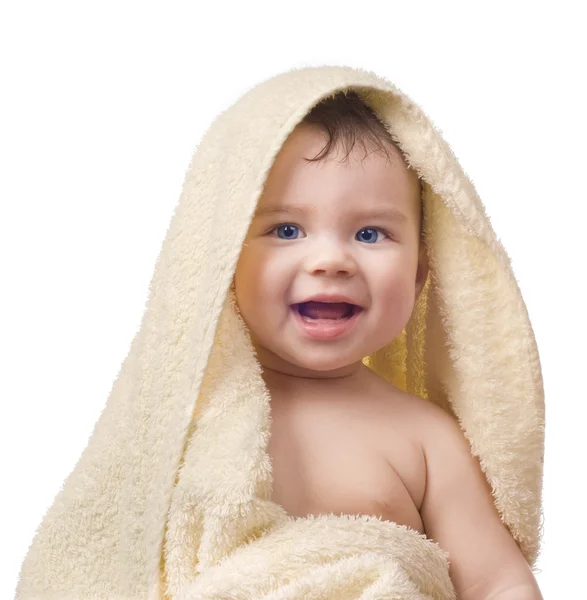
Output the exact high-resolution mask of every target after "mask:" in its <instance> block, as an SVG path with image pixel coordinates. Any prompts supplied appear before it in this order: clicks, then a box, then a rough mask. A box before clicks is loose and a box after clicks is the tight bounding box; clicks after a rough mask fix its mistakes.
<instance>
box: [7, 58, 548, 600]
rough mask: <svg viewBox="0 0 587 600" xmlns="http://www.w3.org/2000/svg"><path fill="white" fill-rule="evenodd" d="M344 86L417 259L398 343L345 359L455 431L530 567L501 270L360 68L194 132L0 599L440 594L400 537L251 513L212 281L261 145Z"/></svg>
mask: <svg viewBox="0 0 587 600" xmlns="http://www.w3.org/2000/svg"><path fill="white" fill-rule="evenodd" d="M349 89H353V90H356V91H357V93H358V94H359V95H360V96H361V98H362V99H363V100H364V101H365V103H367V104H368V105H369V106H371V107H372V108H373V109H374V110H375V112H376V113H377V114H378V115H379V117H380V118H381V119H382V120H383V121H384V122H385V123H386V124H387V125H388V126H389V127H390V129H391V130H392V132H393V135H394V136H395V138H396V139H397V142H398V145H399V146H400V147H401V149H402V151H403V153H404V155H405V157H406V159H407V161H408V162H409V164H410V165H411V166H412V167H413V168H414V169H415V171H416V172H417V173H418V175H419V176H420V177H421V179H422V180H423V193H422V200H423V203H424V218H425V233H426V239H427V248H428V257H429V263H430V274H429V277H428V280H427V283H426V285H425V287H424V289H423V291H422V293H421V295H420V297H419V298H418V302H417V304H416V306H415V309H414V312H413V314H412V317H411V319H410V321H409V323H408V324H407V326H406V327H405V329H404V331H402V333H401V335H399V336H398V337H397V338H396V339H395V340H394V341H393V342H391V343H390V344H389V345H388V346H386V347H385V348H383V349H381V350H379V351H378V352H376V353H375V354H373V355H371V356H369V357H366V358H365V361H364V362H365V364H367V365H368V366H369V367H371V368H372V369H374V370H375V371H376V372H377V373H378V374H380V375H382V376H383V377H384V378H385V379H387V380H388V381H390V382H392V383H393V384H394V385H396V386H397V387H399V388H401V389H404V390H406V391H408V392H411V393H414V394H417V395H419V396H421V397H423V398H425V399H427V400H428V401H430V402H434V403H436V404H437V405H438V406H440V407H441V408H443V409H444V410H446V411H447V412H448V413H450V414H451V415H452V416H453V417H454V418H456V419H457V420H458V422H459V423H460V425H461V428H462V430H463V432H464V434H465V436H466V438H467V439H468V441H469V443H470V446H471V450H472V453H473V454H474V455H475V456H478V457H479V460H480V464H481V466H482V469H483V471H484V473H485V475H486V477H487V480H488V482H489V483H490V485H491V489H492V491H493V497H494V500H495V505H496V507H497V510H498V512H499V514H500V515H501V517H502V519H503V521H504V523H505V524H506V525H507V527H508V528H509V531H510V532H511V534H512V536H513V537H514V539H515V540H516V542H517V543H518V545H519V547H520V549H521V550H522V552H523V554H524V555H525V557H526V559H527V561H528V563H529V564H530V565H531V566H533V565H534V564H535V561H536V558H537V555H538V552H539V547H540V538H541V527H542V509H541V490H542V472H543V449H544V396H543V386H542V377H541V370H540V362H539V356H538V351H537V347H536V343H535V338H534V335H533V331H532V328H531V324H530V322H529V319H528V314H527V311H526V307H525V305H524V301H523V299H522V296H521V293H520V290H519V288H518V285H517V283H516V280H515V277H514V275H513V272H512V269H511V265H510V260H509V258H508V256H507V254H506V252H505V250H504V248H503V247H502V245H501V243H500V242H499V241H498V240H497V238H496V235H495V233H494V231H493V229H492V227H491V224H490V221H489V219H488V217H487V215H486V214H485V211H484V207H483V204H482V203H481V201H480V199H479V197H478V196H477V193H476V191H475V189H474V187H473V185H472V183H471V182H470V181H469V179H468V178H467V177H466V175H465V174H464V172H463V170H462V168H461V167H460V165H459V164H458V162H457V160H456V158H455V157H454V155H453V153H452V152H451V150H450V148H449V147H448V145H447V144H446V142H445V141H444V140H443V139H442V137H441V136H440V134H439V133H438V131H436V130H435V128H434V126H433V124H432V122H431V121H430V120H429V118H428V117H427V116H426V115H425V114H424V113H423V112H422V110H421V109H420V108H419V107H418V106H417V105H415V104H414V103H413V102H412V100H411V99H410V98H408V97H407V96H406V95H405V94H404V93H402V92H401V91H400V90H398V89H397V88H396V87H395V86H394V85H392V84H391V83H390V82H389V81H387V80H385V79H383V78H381V77H378V76H377V75H375V74H373V73H370V72H367V71H364V70H358V69H351V68H347V67H316V68H304V69H298V70H294V71H290V72H287V73H283V74H281V75H279V76H276V77H274V78H272V79H270V80H268V81H265V82H263V83H262V84H260V85H258V86H257V87H255V88H254V89H252V90H251V91H249V92H248V93H247V94H245V95H244V96H243V97H242V98H241V99H240V100H239V101H238V102H236V103H235V104H234V106H232V107H231V108H229V109H228V110H227V111H225V112H224V113H223V114H221V115H220V116H219V117H218V118H217V119H216V120H215V121H214V123H213V124H212V126H211V127H210V128H209V130H208V131H207V132H206V134H205V136H204V138H203V140H202V141H201V144H200V145H199V147H198V149H197V150H196V152H195V154H194V157H193V159H192V161H191V164H190V165H189V169H188V172H187V174H186V178H185V183H184V186H183V190H182V193H181V197H180V200H179V203H178V205H177V208H176V211H175V213H174V215H173V217H172V219H171V223H170V226H169V229H168V232H167V235H166V238H165V241H164V242H163V246H162V250H161V252H160V254H159V258H158V260H157V263H156V266H155V271H154V275H153V278H152V280H151V285H150V290H149V298H148V302H147V305H146V309H145V312H144V315H143V319H142V322H141V325H140V328H139V331H138V332H137V334H136V336H135V338H134V339H133V341H132V344H131V348H130V350H129V353H128V355H127V357H126V359H125V360H124V363H123V364H122V367H121V370H120V372H119V374H118V376H117V379H116V381H115V383H114V385H113V389H112V391H111V393H110V396H109V398H108V402H107V404H106V406H105V409H104V411H103V412H102V414H101V415H100V418H99V420H98V422H97V424H96V426H95V429H94V431H93V433H92V436H91V438H90V440H89V442H88V445H87V448H86V449H85V450H84V452H83V454H82V456H81V458H80V460H79V462H78V463H77V464H76V466H75V468H74V470H73V472H72V473H71V474H70V475H69V477H68V478H67V480H66V481H65V484H64V487H63V489H62V490H61V491H60V492H59V494H58V495H57V497H56V498H55V501H54V503H53V505H52V506H51V508H50V509H49V510H48V512H47V514H46V515H45V517H44V519H43V521H42V522H41V524H40V526H39V528H38V530H37V532H36V534H35V537H34V539H33V541H32V544H31V547H30V548H29V551H28V553H27V556H26V557H25V560H24V563H23V565H22V569H21V573H20V578H19V582H18V587H17V593H16V599H17V600H33V599H38V600H50V599H51V600H53V599H55V600H57V599H59V600H74V599H75V600H84V599H90V598H91V599H131V598H132V599H137V600H138V599H145V600H159V599H164V598H167V599H169V600H182V599H183V600H188V599H192V600H195V599H200V598H202V599H203V598H210V599H212V598H230V599H236V598H243V599H244V598H247V599H248V598H266V599H272V600H277V599H278V598H279V599H281V600H292V599H294V598H295V599H297V598H300V599H301V598H326V597H329V598H341V599H342V598H359V597H361V598H363V599H365V600H369V599H375V598H383V597H394V598H398V599H405V600H408V599H416V598H435V599H448V598H454V590H453V588H452V585H451V582H450V580H449V577H448V560H449V557H448V555H447V553H445V552H444V551H443V550H442V549H441V548H440V547H439V546H438V545H437V544H435V543H434V542H433V541H431V540H428V539H426V537H425V536H422V535H419V534H418V533H417V532H415V531H414V530H412V529H410V528H407V527H405V526H400V525H397V524H395V523H392V522H389V521H385V520H381V519H378V518H375V517H369V516H358V517H355V516H352V515H346V516H345V515H341V516H334V515H329V516H326V515H321V516H320V517H307V518H293V517H291V516H289V515H287V514H286V512H285V510H284V509H283V507H281V506H279V505H277V504H276V503H274V502H272V501H271V500H270V498H271V481H272V479H271V461H270V459H269V456H268V454H267V451H266V449H267V448H266V447H267V440H268V435H269V423H270V420H269V419H270V410H269V394H268V391H267V389H266V387H265V385H264V382H263V379H262V377H261V370H260V365H259V364H258V362H257V360H256V358H255V355H254V352H253V348H252V347H251V344H250V340H249V338H248V336H247V332H246V330H245V326H244V323H243V321H242V319H241V317H240V315H239V314H238V311H237V310H236V305H235V299H234V295H233V293H232V291H231V281H232V278H233V275H234V271H235V266H236V262H237V260H238V257H239V253H240V250H241V246H242V243H243V240H244V237H245V235H246V232H247V229H248V226H249V223H250V220H251V217H252V214H253V212H254V210H255V207H256V203H257V200H258V198H259V195H260V193H261V191H262V189H263V184H264V181H265V178H266V177H267V174H268V171H269V169H270V167H271V165H272V163H273V161H274V159H275V157H276V155H277V153H278V151H279V150H280V148H281V146H282V145H283V143H284V142H285V140H286V138H287V137H288V135H289V134H290V133H291V132H292V131H293V129H294V127H295V126H296V125H297V124H298V123H299V122H300V121H301V120H302V119H303V117H304V116H305V114H306V113H307V112H308V111H309V110H310V109H311V108H312V107H313V106H314V105H315V104H316V103H317V102H319V101H320V100H321V99H322V98H325V97H327V96H330V95H332V94H333V93H334V92H336V91H339V90H349ZM488 424H491V426H488ZM390 590H391V591H390ZM391 593H393V594H394V595H393V596H392V595H385V594H391Z"/></svg>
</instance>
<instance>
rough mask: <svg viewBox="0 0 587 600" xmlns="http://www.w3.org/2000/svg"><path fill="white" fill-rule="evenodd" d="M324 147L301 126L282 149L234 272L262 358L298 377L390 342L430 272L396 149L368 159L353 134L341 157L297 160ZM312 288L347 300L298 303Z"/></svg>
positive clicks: (413, 182) (331, 368)
mask: <svg viewBox="0 0 587 600" xmlns="http://www.w3.org/2000/svg"><path fill="white" fill-rule="evenodd" d="M323 146H324V137H323V134H322V133H320V132H319V131H318V130H316V129H315V128H313V127H311V126H310V125H307V124H302V125H300V126H298V127H297V128H296V130H295V131H294V132H293V133H292V134H291V135H290V137H289V138H288V140H287V142H286V143H285V144H284V146H283V147H282V149H281V151H280V153H279V155H278V157H277V159H276V161H275V163H274V164H273V166H272V168H271V171H270V173H269V176H268V179H267V182H266V185H265V188H264V191H263V194H262V196H261V198H260V199H259V203H258V206H257V211H256V214H255V216H254V218H253V220H252V223H251V226H250V228H249V231H248V233H247V238H246V240H245V246H244V247H243V249H242V252H241V255H240V257H239V261H238V265H237V270H236V274H235V280H234V281H235V291H236V298H237V303H238V305H239V309H240V312H241V315H242V317H243V319H244V321H245V323H246V324H247V327H248V328H249V331H250V333H251V339H252V341H253V344H254V346H255V348H256V351H257V358H258V359H259V361H260V362H261V364H262V365H264V366H266V367H269V368H272V369H274V370H277V371H281V372H284V373H288V374H292V375H298V376H302V377H304V376H306V377H325V376H326V377H328V376H331V375H340V374H344V373H345V372H349V369H351V371H352V369H354V368H358V366H359V365H360V364H361V360H362V358H364V357H365V356H367V355H368V354H371V353H372V352H374V351H375V350H377V349H379V348H381V347H382V346H384V345H385V344H387V343H389V342H390V341H391V340H392V339H393V338H395V337H396V336H397V335H398V334H399V333H400V332H401V330H402V329H403V327H404V326H405V324H406V323H407V322H408V320H409V318H410V315H411V313H412V310H413V307H414V303H415V299H416V298H417V294H419V292H420V290H421V287H422V285H423V284H424V282H425V279H426V274H427V265H426V263H425V249H424V246H423V245H422V244H420V243H419V218H420V184H419V181H418V179H417V176H416V175H415V173H414V172H413V171H411V170H409V169H408V167H407V165H406V164H405V162H404V161H403V158H402V157H401V154H400V153H399V152H396V153H395V154H394V155H393V157H392V159H393V160H392V161H391V164H390V162H389V160H388V159H387V158H386V157H385V156H382V155H380V154H377V153H374V152H371V153H370V154H369V155H368V156H367V158H364V157H365V152H364V150H363V146H362V145H361V144H359V143H357V144H356V145H355V147H354V148H353V151H352V153H351V154H350V155H349V161H347V162H341V161H340V159H341V158H342V156H343V154H342V153H334V154H331V155H329V156H328V158H326V159H323V160H322V161H319V162H316V163H306V162H305V161H304V160H302V157H306V158H312V157H314V156H315V155H316V154H317V153H318V152H319V151H320V150H321V149H322V147H323ZM400 213H401V214H403V215H404V217H405V218H401V217H398V216H397V215H398V214H400ZM317 295H323V297H322V298H320V299H319V300H322V301H324V300H329V301H332V302H334V301H337V300H338V301H340V300H345V301H346V302H347V303H351V304H353V305H355V307H354V308H353V307H350V306H348V304H347V305H344V304H340V303H337V304H330V306H328V305H323V304H322V303H314V302H306V301H308V300H310V299H311V298H313V297H315V296H317ZM349 315H350V316H349Z"/></svg>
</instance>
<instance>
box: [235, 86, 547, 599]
mask: <svg viewBox="0 0 587 600" xmlns="http://www.w3.org/2000/svg"><path fill="white" fill-rule="evenodd" d="M325 134H327V135H326V138H327V140H328V143H327V145H326V146H325V147H324V140H325ZM427 275H428V264H427V253H426V246H425V240H424V236H423V213H422V203H421V186H420V182H419V179H418V177H417V175H416V174H415V173H414V171H413V170H411V169H410V168H409V167H408V165H407V164H406V162H405V161H404V159H403V156H402V153H401V151H400V150H399V149H398V147H397V146H396V145H395V143H394V142H393V140H392V138H391V136H390V135H389V133H388V132H387V131H386V129H385V127H384V126H383V125H382V124H381V122H380V121H379V119H378V118H377V116H376V115H375V114H374V113H373V112H372V111H371V109H370V108H368V107H367V106H366V105H365V104H364V103H362V102H361V100H360V99H359V98H358V96H357V95H356V94H354V93H347V94H342V93H341V94H338V95H337V96H335V97H333V98H330V99H328V100H326V101H324V102H322V103H320V104H319V105H318V106H317V107H315V108H314V109H313V110H312V111H311V112H310V113H309V114H308V115H307V116H306V118H305V119H304V121H303V122H302V123H300V124H299V125H298V127H297V128H296V129H295V130H294V131H293V133H292V134H291V135H290V137H289V138H288V140H287V142H286V143H285V144H284V146H283V147H282V148H281V151H280V153H279V155H278V156H277V159H276V161H275V163H274V164H273V166H272V168H271V171H270V173H269V176H268V178H267V181H266V185H265V189H264V191H263V194H262V196H261V198H260V200H259V203H258V206H257V210H256V213H255V215H254V217H253V220H252V223H251V226H250V228H249V231H248V233H247V238H246V240H245V243H244V246H243V250H242V253H241V255H240V258H239V262H238V265H237V270H236V274H235V278H234V285H235V293H236V298H237V303H238V306H239V310H240V312H241V315H242V317H243V320H244V321H245V323H246V325H247V327H248V329H249V332H250V335H251V340H252V343H253V345H254V347H255V350H256V353H257V358H258V360H259V362H260V364H261V366H262V369H263V378H264V380H265V383H266V385H267V388H268V390H269V391H270V393H271V415H272V429H271V438H270V441H269V445H268V452H269V455H270V457H271V460H272V465H273V498H272V499H273V500H274V501H275V502H276V503H278V504H280V505H281V506H283V507H284V508H285V510H286V511H287V512H288V513H289V514H290V515H293V516H299V517H304V516H307V515H310V514H315V515H318V514H322V513H326V514H327V513H335V514H368V515H375V516H379V517H381V518H383V519H386V520H389V521H393V522H395V523H398V524H400V525H406V526H408V527H410V528H412V529H414V530H416V531H418V532H420V533H422V534H425V535H426V536H427V537H428V538H430V539H432V540H434V541H436V542H437V543H438V544H439V545H440V546H441V547H442V548H443V549H444V550H446V551H448V552H449V554H450V563H451V564H450V576H451V579H452V581H453V584H454V587H455V590H456V592H457V598H459V600H485V599H489V598H499V599H500V600H505V599H511V600H514V599H515V600H536V599H540V598H542V596H541V594H540V591H539V589H538V586H537V584H536V581H535V579H534V576H533V574H532V572H531V570H530V567H529V566H528V564H527V562H526V560H525V558H524V556H523V554H522V553H521V551H520V550H519V548H518V546H517V545H516V543H515V541H514V539H513V538H512V537H511V535H510V533H509V531H508V530H507V528H506V526H505V525H504V524H503V523H502V521H501V519H500V517H499V515H498V513H497V510H496V508H495V504H494V501H493V497H492V493H491V488H490V487H489V485H488V483H487V480H486V478H485V476H484V474H483V472H482V470H481V467H480V464H479V461H478V459H476V458H474V457H473V455H472V454H471V450H470V447H469V444H468V442H467V440H466V438H465V437H464V435H463V433H462V431H461V429H460V427H459V425H458V423H457V422H456V420H455V419H454V418H453V417H452V416H451V415H449V414H448V413H447V412H445V411H444V410H443V409H441V408H440V407H438V406H436V405H435V404H433V403H432V402H429V401H427V400H424V399H422V398H420V397H418V396H415V395H413V394H409V393H407V392H404V391H403V390H400V389H398V388H396V387H394V386H392V385H391V384H389V383H388V382H387V381H385V380H383V379H382V378H380V377H379V376H378V375H376V374H375V373H374V372H373V371H372V370H371V369H369V368H368V367H366V366H365V365H364V364H363V362H362V359H363V358H364V357H365V356H368V355H369V354H371V353H373V352H374V351H375V350H377V349H379V348H381V347H383V346H384V345H386V344H387V343H388V342H389V341H390V340H392V339H394V338H395V337H396V336H398V335H399V334H400V332H401V331H402V329H403V328H404V327H405V325H406V324H407V322H408V321H409V319H410V316H411V314H412V310H413V308H414V304H415V302H416V299H417V298H418V295H419V294H420V292H421V290H422V288H423V286H424V284H425V282H426V278H427ZM480 541H481V543H480Z"/></svg>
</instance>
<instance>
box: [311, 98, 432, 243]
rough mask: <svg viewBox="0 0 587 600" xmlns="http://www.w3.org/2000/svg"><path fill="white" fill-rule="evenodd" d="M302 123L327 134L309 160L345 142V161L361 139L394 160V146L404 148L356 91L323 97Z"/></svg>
mask: <svg viewBox="0 0 587 600" xmlns="http://www.w3.org/2000/svg"><path fill="white" fill-rule="evenodd" d="M302 123H307V124H309V125H313V126H315V127H317V128H318V129H320V130H322V131H323V132H324V133H326V134H327V142H326V145H325V146H324V148H322V150H321V151H320V152H319V153H318V154H317V155H316V156H315V157H314V158H304V160H305V161H307V162H318V161H320V160H322V159H324V158H326V157H327V156H328V155H329V154H330V153H331V152H332V150H333V149H335V148H336V147H337V145H338V144H339V142H342V144H343V146H344V148H345V150H346V155H345V157H344V159H343V160H346V159H347V158H348V156H349V154H350V153H351V151H352V149H353V148H354V146H355V143H356V142H357V140H358V141H360V142H361V143H362V145H363V148H364V149H365V152H366V151H367V143H369V145H370V146H371V147H372V148H373V149H374V150H375V151H376V152H380V153H383V154H385V156H387V159H388V160H390V161H391V160H393V158H394V157H393V155H392V154H391V153H390V150H391V148H395V149H396V150H397V151H398V152H399V153H400V154H401V149H400V148H399V146H398V145H397V144H396V143H395V141H394V140H393V138H392V137H391V134H390V133H389V131H388V130H387V129H386V128H385V125H384V124H383V123H382V122H381V120H380V119H379V117H378V116H377V114H376V113H375V112H374V111H373V109H371V107H369V106H367V104H365V103H364V102H363V101H362V100H361V98H360V96H359V95H358V94H357V92H355V91H354V90H343V91H340V92H337V93H336V94H334V95H332V96H329V97H328V98H325V99H323V100H321V101H320V102H319V103H318V104H317V105H316V106H314V107H313V108H312V110H310V112H308V114H307V115H306V116H305V117H304V119H303V120H302ZM423 210H424V209H423V202H421V203H420V239H423V234H424V232H423V229H424V219H423V217H424V212H423Z"/></svg>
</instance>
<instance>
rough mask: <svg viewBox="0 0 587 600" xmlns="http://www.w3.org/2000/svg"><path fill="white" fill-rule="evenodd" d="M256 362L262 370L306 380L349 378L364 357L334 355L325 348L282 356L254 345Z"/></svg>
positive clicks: (362, 355)
mask: <svg viewBox="0 0 587 600" xmlns="http://www.w3.org/2000/svg"><path fill="white" fill-rule="evenodd" d="M255 348H256V355H257V360H258V361H259V362H260V363H261V365H262V366H263V367H265V368H269V369H271V370H273V371H276V372H279V373H283V374H284V375H293V376H296V377H307V378H321V379H322V378H326V377H340V376H345V375H350V374H352V373H354V372H356V371H359V370H360V369H361V368H362V359H363V357H364V356H366V354H362V353H357V352H354V353H349V352H348V351H347V352H340V351H337V349H336V348H332V347H330V348H329V347H326V348H320V349H316V350H314V351H310V352H303V353H302V352H300V353H299V354H298V353H295V354H294V353H290V352H288V353H284V352H281V351H280V349H279V348H276V347H273V348H272V347H266V346H263V345H261V344H256V345H255Z"/></svg>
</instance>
